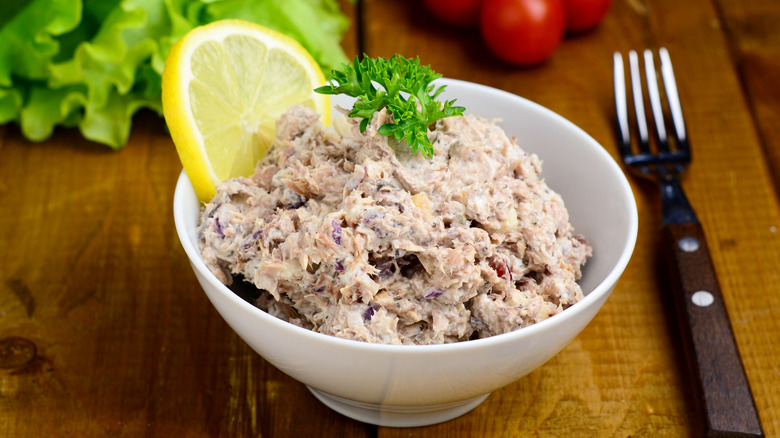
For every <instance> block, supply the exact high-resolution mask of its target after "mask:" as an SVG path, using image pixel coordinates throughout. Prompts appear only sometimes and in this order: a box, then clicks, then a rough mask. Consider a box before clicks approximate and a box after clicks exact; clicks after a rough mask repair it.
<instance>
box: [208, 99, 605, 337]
mask: <svg viewBox="0 0 780 438" xmlns="http://www.w3.org/2000/svg"><path fill="white" fill-rule="evenodd" d="M387 117H388V116H387V114H385V113H384V112H382V113H379V114H377V115H376V116H375V117H374V120H373V121H372V123H370V124H369V126H368V129H367V130H366V131H365V132H364V133H361V132H360V130H359V128H358V122H357V121H356V120H355V119H349V118H345V117H340V118H338V119H336V120H335V121H334V125H333V126H332V127H329V128H327V129H326V128H323V127H322V125H321V124H320V122H319V117H318V115H316V114H314V113H313V112H312V111H311V110H309V109H308V108H305V107H295V108H292V109H290V111H288V112H287V113H286V114H285V115H283V116H282V117H281V119H280V120H279V121H278V123H277V135H276V138H275V140H274V144H273V145H272V147H271V149H270V151H269V153H268V154H267V156H266V157H265V158H264V159H263V160H262V161H261V162H260V163H258V165H257V168H256V172H255V174H254V175H253V176H251V177H249V178H235V179H231V180H228V181H225V182H224V183H222V184H220V185H219V186H218V188H217V193H216V195H215V196H214V198H213V199H212V200H211V202H209V203H208V204H207V205H206V206H205V208H204V209H203V212H202V215H201V218H200V226H199V239H200V248H201V254H202V256H203V259H204V261H205V262H206V264H207V266H209V268H210V269H211V271H212V272H213V273H214V274H215V275H216V276H217V278H219V279H220V280H221V281H222V282H223V283H225V284H230V283H231V281H232V278H233V276H234V275H237V276H240V277H243V279H244V280H245V281H247V282H250V283H252V284H254V285H255V286H256V287H257V288H258V289H260V290H261V294H260V296H259V298H258V299H257V302H256V305H257V306H258V307H260V308H261V309H263V310H265V311H267V312H269V313H270V314H272V315H274V316H276V317H278V318H281V319H283V320H285V321H288V322H290V323H292V324H296V325H299V326H302V327H306V328H309V329H312V330H315V331H317V332H321V333H326V334H329V335H333V336H337V337H342V338H348V339H354V340H359V341H365V342H376V343H388V344H434V343H446V342H458V341H466V340H469V339H475V338H482V337H487V336H493V335H497V334H501V333H506V332H510V331H513V330H517V329H519V328H522V327H526V326H528V325H530V324H534V323H536V322H539V321H542V320H544V319H546V318H549V317H550V316H552V315H555V314H557V313H559V312H561V311H563V310H564V309H566V308H567V307H569V306H571V305H572V304H574V303H576V302H577V301H579V300H580V299H581V298H582V296H583V294H582V290H581V289H580V287H579V285H578V284H577V283H576V280H577V279H579V278H580V276H581V272H582V271H581V269H582V265H583V264H584V263H585V261H586V259H587V257H589V256H590V255H591V254H592V248H591V246H590V245H589V244H588V242H587V240H586V239H585V238H584V237H583V236H581V235H576V234H573V229H572V227H571V225H570V224H569V216H568V212H567V211H566V208H565V207H564V204H563V201H562V200H561V197H560V196H559V195H558V194H556V193H555V192H553V191H552V190H550V188H549V187H547V185H546V184H545V182H544V180H543V179H542V178H541V175H540V173H541V164H542V163H541V161H540V160H539V158H538V157H537V156H536V155H534V154H528V153H525V152H524V151H523V150H522V149H521V148H520V147H519V146H518V145H517V144H516V142H515V141H514V139H509V138H507V136H506V134H505V133H504V132H503V131H502V130H501V129H500V128H499V127H498V126H497V125H495V124H493V123H489V122H487V121H485V120H483V119H480V118H478V117H474V116H465V117H450V118H446V119H443V120H440V121H438V122H437V123H436V125H435V126H434V129H433V130H431V131H430V132H429V138H430V140H431V142H432V143H433V145H434V150H435V153H434V156H433V158H432V159H426V158H424V157H422V156H421V155H419V154H411V153H410V152H409V148H408V146H406V145H405V144H399V143H398V142H396V141H395V140H394V139H392V138H390V139H388V137H385V136H383V135H378V134H377V128H378V127H379V125H380V123H382V121H384V120H386V119H387Z"/></svg>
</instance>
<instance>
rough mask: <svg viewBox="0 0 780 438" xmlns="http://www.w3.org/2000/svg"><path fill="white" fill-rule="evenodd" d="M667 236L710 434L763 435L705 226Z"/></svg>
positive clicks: (668, 229) (668, 231) (673, 227)
mask: <svg viewBox="0 0 780 438" xmlns="http://www.w3.org/2000/svg"><path fill="white" fill-rule="evenodd" d="M663 234H664V240H665V245H666V249H667V251H668V253H669V262H670V265H671V266H670V268H671V269H672V271H673V274H677V275H673V276H672V277H673V282H674V284H673V286H674V287H675V289H676V290H675V291H674V292H675V293H674V294H673V295H674V302H675V307H676V310H677V314H678V321H679V323H680V330H681V332H682V333H681V334H682V341H683V346H684V348H685V355H686V359H687V361H688V365H689V369H690V371H691V374H692V378H693V381H694V382H695V387H696V391H697V392H696V396H697V399H699V400H702V401H703V409H704V415H705V425H706V427H707V436H717V437H732V436H734V437H737V436H745V437H748V436H750V437H763V436H764V433H763V431H762V430H761V422H760V421H759V418H758V412H757V410H756V405H755V402H754V401H753V396H752V394H751V391H750V385H749V384H748V380H747V376H746V375H745V369H744V367H743V366H742V361H741V359H740V356H739V350H738V349H737V343H736V341H735V340H734V334H733V332H732V329H731V323H730V322H729V317H728V314H727V313H726V308H725V306H724V304H723V297H722V295H721V292H720V286H719V285H718V279H717V277H716V276H715V269H714V268H713V265H712V259H711V257H710V252H709V249H708V248H707V241H706V240H705V236H704V230H703V229H702V226H701V224H699V223H683V224H668V225H665V226H664V233H663Z"/></svg>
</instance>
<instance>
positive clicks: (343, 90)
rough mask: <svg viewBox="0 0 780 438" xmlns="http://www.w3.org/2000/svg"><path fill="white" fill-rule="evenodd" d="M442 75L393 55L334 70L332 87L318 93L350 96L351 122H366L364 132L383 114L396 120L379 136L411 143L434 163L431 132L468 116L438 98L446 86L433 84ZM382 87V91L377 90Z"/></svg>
mask: <svg viewBox="0 0 780 438" xmlns="http://www.w3.org/2000/svg"><path fill="white" fill-rule="evenodd" d="M440 77H441V75H440V74H438V73H436V72H434V71H433V70H431V67H430V66H428V65H420V58H419V57H417V58H416V59H407V58H404V57H402V56H400V55H394V56H392V57H391V58H390V59H384V58H370V57H368V56H365V55H364V56H363V59H359V57H357V56H356V57H355V59H354V60H353V61H352V65H350V64H342V66H341V69H340V70H333V71H332V72H331V74H330V77H329V78H328V85H325V86H323V87H319V88H316V89H315V90H314V91H316V92H317V93H321V94H346V95H347V96H351V97H356V98H357V101H356V102H355V105H354V106H353V107H352V110H351V111H350V113H349V116H350V117H356V118H362V119H363V120H361V121H360V132H365V130H366V127H367V126H368V123H369V121H370V120H371V117H372V116H373V115H374V113H376V112H378V111H380V110H381V109H382V108H387V112H389V113H390V114H391V115H392V120H393V121H392V123H391V122H387V123H385V124H384V125H382V126H380V127H379V130H378V131H377V132H379V134H382V135H386V136H388V137H389V136H392V137H395V138H396V140H398V141H402V140H406V143H407V144H408V145H409V146H410V147H411V148H412V152H413V153H416V152H418V151H419V152H422V154H423V155H425V156H426V157H428V158H431V157H433V145H432V144H431V141H430V140H429V139H428V127H429V126H431V125H432V124H433V123H435V122H436V121H437V120H439V119H443V118H445V117H451V116H460V115H463V111H464V110H465V108H464V107H462V106H453V103H455V100H454V99H453V100H449V101H445V102H444V103H441V102H438V101H437V100H436V98H437V97H438V96H439V95H440V94H441V92H442V91H444V88H445V86H444V85H442V86H439V87H434V86H433V85H432V84H431V82H433V80H435V79H438V78H440ZM375 84H378V85H379V87H376V86H375Z"/></svg>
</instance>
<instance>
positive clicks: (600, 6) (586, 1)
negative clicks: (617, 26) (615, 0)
mask: <svg viewBox="0 0 780 438" xmlns="http://www.w3.org/2000/svg"><path fill="white" fill-rule="evenodd" d="M611 3H612V0H563V8H564V9H565V10H566V30H567V31H568V32H572V33H576V32H583V31H586V30H589V29H592V28H594V27H596V25H597V24H599V22H600V21H601V19H602V18H604V16H605V15H607V11H609V5H610V4H611Z"/></svg>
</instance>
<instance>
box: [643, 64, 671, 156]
mask: <svg viewBox="0 0 780 438" xmlns="http://www.w3.org/2000/svg"><path fill="white" fill-rule="evenodd" d="M644 57H645V78H646V79H647V95H648V97H649V98H650V108H651V109H652V110H653V120H654V121H655V130H656V132H657V133H658V149H659V150H660V151H668V150H669V141H668V139H667V137H666V123H664V110H663V107H662V106H661V94H660V93H659V92H658V78H657V77H656V74H655V62H654V61H653V52H652V51H651V50H649V49H645V51H644Z"/></svg>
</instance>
